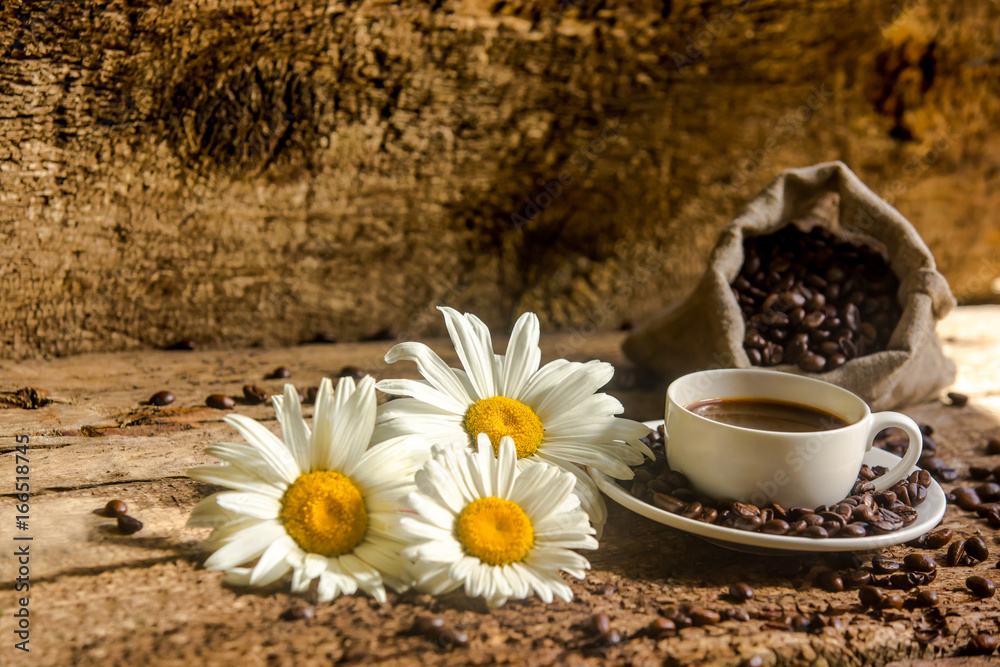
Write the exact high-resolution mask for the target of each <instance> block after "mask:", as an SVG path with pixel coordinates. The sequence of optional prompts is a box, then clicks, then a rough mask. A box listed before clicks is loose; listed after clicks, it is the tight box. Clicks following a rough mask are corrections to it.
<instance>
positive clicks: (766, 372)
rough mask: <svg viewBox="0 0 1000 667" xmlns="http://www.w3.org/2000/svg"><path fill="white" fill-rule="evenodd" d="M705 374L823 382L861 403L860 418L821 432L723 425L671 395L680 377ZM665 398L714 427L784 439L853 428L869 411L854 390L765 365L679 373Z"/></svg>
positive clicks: (824, 384) (860, 422)
mask: <svg viewBox="0 0 1000 667" xmlns="http://www.w3.org/2000/svg"><path fill="white" fill-rule="evenodd" d="M709 373H726V374H732V373H737V374H746V375H771V376H778V375H781V376H783V377H784V378H788V379H792V381H794V382H798V381H801V382H805V383H807V384H808V383H810V382H812V383H818V384H820V385H823V386H824V387H825V388H827V389H830V390H833V391H834V393H840V394H841V395H843V396H845V397H847V398H848V399H853V400H854V401H855V402H857V403H860V404H861V406H862V407H863V409H864V414H863V415H862V416H861V418H860V419H858V420H856V421H853V422H851V423H849V424H845V425H844V426H839V427H837V428H831V429H824V430H822V431H771V430H768V429H762V428H747V427H745V426H736V425H734V424H726V423H725V422H719V421H715V420H714V419H709V418H707V417H702V416H701V415H699V414H698V413H696V412H692V411H691V410H688V409H687V407H686V406H684V405H681V404H680V402H678V401H677V400H676V399H675V398H674V396H673V391H674V390H675V387H676V386H677V383H678V382H681V381H682V380H687V379H689V378H694V377H696V376H700V375H707V374H709ZM750 398H753V397H752V396H751V397H750ZM698 400H710V399H708V398H704V399H698ZM770 400H776V399H770ZM667 401H668V402H670V403H673V404H674V405H676V406H677V407H678V408H680V409H681V410H683V411H684V412H685V413H687V414H688V415H690V416H692V417H694V418H695V419H698V420H701V421H704V422H706V423H708V424H713V425H715V426H721V427H724V428H728V429H734V430H735V431H737V432H740V433H766V434H768V435H769V436H772V435H773V436H781V437H788V438H797V437H802V436H804V435H810V436H812V435H815V434H817V433H839V432H840V431H846V430H847V429H849V428H853V427H856V426H859V425H860V424H862V423H863V422H864V421H865V420H866V419H867V418H868V417H870V416H871V414H872V411H871V407H870V406H869V405H868V403H867V402H866V401H865V400H864V399H862V398H861V397H860V396H858V395H857V394H855V393H854V392H852V391H849V390H847V389H844V388H843V387H841V386H839V385H836V384H833V383H832V382H827V381H826V380H820V379H818V378H813V377H808V376H806V375H798V374H796V373H788V372H786V371H774V370H769V369H766V368H715V369H707V370H703V371H694V372H693V373H687V374H685V375H682V376H680V377H679V378H676V379H674V380H673V381H672V382H671V383H670V384H669V385H668V386H667ZM694 402H697V401H694ZM786 402H792V401H786ZM799 405H803V406H806V407H813V408H815V407H817V406H812V405H809V404H808V403H799ZM834 414H836V413H834ZM667 416H668V415H664V418H666V417H667ZM837 416H838V417H840V415H837ZM841 418H842V417H841ZM664 423H666V422H664ZM668 435H669V433H668Z"/></svg>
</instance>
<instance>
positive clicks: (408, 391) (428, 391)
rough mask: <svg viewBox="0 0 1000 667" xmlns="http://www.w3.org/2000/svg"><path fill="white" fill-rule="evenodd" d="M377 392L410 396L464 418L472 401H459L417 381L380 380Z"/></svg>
mask: <svg viewBox="0 0 1000 667" xmlns="http://www.w3.org/2000/svg"><path fill="white" fill-rule="evenodd" d="M378 389H379V391H382V392H385V393H386V394H395V395H397V396H411V397H413V398H415V399H417V400H419V401H423V402H424V403H430V404H431V405H433V406H435V407H438V408H441V409H443V410H448V411H449V412H451V413H453V414H456V415H461V416H463V417H464V415H465V413H466V412H468V410H469V406H470V405H471V404H472V401H471V400H470V401H469V402H464V401H460V400H458V399H457V398H455V397H454V396H451V395H450V394H446V393H444V392H443V391H440V390H438V389H435V388H434V387H432V386H431V385H429V384H426V383H424V382H420V381H419V380H382V381H381V382H379V383H378Z"/></svg>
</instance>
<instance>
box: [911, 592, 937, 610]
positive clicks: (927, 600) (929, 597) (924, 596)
mask: <svg viewBox="0 0 1000 667" xmlns="http://www.w3.org/2000/svg"><path fill="white" fill-rule="evenodd" d="M937 603H938V594H937V592H936V591H929V590H920V591H917V592H916V593H915V594H914V596H913V604H914V606H917V607H933V606H935V605H936V604H937Z"/></svg>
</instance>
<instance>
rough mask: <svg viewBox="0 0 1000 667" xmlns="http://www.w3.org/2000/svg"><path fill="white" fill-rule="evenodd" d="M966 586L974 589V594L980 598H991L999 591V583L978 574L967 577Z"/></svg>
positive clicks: (971, 589)
mask: <svg viewBox="0 0 1000 667" xmlns="http://www.w3.org/2000/svg"><path fill="white" fill-rule="evenodd" d="M965 586H966V588H968V589H969V590H970V591H972V594H973V595H975V596H976V597H980V598H991V597H993V594H994V593H996V591H997V585H996V584H995V583H994V582H993V580H991V579H987V578H986V577H980V576H978V575H975V576H972V577H969V578H968V579H966V580H965Z"/></svg>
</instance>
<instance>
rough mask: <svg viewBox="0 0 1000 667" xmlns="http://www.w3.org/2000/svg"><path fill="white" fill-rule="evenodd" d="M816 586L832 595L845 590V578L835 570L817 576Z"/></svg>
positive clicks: (825, 571)
mask: <svg viewBox="0 0 1000 667" xmlns="http://www.w3.org/2000/svg"><path fill="white" fill-rule="evenodd" d="M816 585H817V586H819V587H820V588H822V589H823V590H824V591H828V592H830V593H839V592H840V591H842V590H844V580H843V578H842V577H841V576H840V575H839V574H837V573H836V572H834V571H833V570H824V571H823V572H820V573H819V574H818V575H817V576H816Z"/></svg>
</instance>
